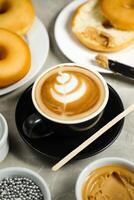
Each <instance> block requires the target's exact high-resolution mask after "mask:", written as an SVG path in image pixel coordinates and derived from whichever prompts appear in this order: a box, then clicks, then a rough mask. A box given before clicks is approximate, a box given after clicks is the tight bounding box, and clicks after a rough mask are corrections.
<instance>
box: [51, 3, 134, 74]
mask: <svg viewBox="0 0 134 200" xmlns="http://www.w3.org/2000/svg"><path fill="white" fill-rule="evenodd" d="M86 1H87V0H75V1H73V2H72V3H70V4H69V5H67V6H66V7H65V8H64V9H63V10H62V11H61V13H60V14H59V16H58V17H57V20H56V22H55V29H54V35H55V40H56V43H57V45H58V47H59V49H60V50H61V51H62V53H63V54H64V55H65V56H66V57H67V58H68V59H69V60H71V61H73V62H75V63H79V64H84V65H86V66H88V67H89V68H90V69H95V70H97V71H99V72H101V73H112V72H111V71H108V70H105V69H102V68H100V67H98V66H97V65H95V64H93V60H94V57H95V56H96V55H97V52H94V51H91V50H89V49H88V48H86V47H84V45H82V44H81V43H80V42H79V41H77V39H75V37H74V35H73V33H72V32H71V17H72V14H73V13H74V11H75V9H76V8H77V7H78V6H79V5H80V4H82V3H84V2H86ZM105 55H107V56H108V58H110V59H113V60H116V61H119V62H122V63H124V64H128V65H131V66H134V59H132V58H133V56H134V45H131V46H129V47H128V48H126V49H124V50H122V51H119V52H115V53H107V54H105Z"/></svg>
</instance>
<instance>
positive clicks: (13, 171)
mask: <svg viewBox="0 0 134 200" xmlns="http://www.w3.org/2000/svg"><path fill="white" fill-rule="evenodd" d="M14 176H22V177H27V178H30V179H31V180H32V181H33V182H34V183H35V184H37V185H38V186H39V188H40V189H41V192H42V194H43V195H44V200H51V194H50V191H49V188H48V186H47V184H46V182H45V181H44V179H43V178H42V177H41V176H40V175H39V174H37V173H35V172H34V171H32V170H30V169H26V168H21V167H10V168H5V169H1V170H0V181H1V180H3V179H4V178H8V177H14Z"/></svg>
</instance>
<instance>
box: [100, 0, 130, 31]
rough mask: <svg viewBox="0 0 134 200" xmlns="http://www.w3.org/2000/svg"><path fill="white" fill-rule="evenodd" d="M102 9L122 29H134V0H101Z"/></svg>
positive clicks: (116, 26)
mask: <svg viewBox="0 0 134 200" xmlns="http://www.w3.org/2000/svg"><path fill="white" fill-rule="evenodd" d="M100 2H101V10H102V12H103V14H104V16H105V17H106V18H107V19H108V20H109V21H110V23H111V24H112V25H113V26H114V27H115V28H118V29H121V30H134V0H114V1H113V0H101V1H100Z"/></svg>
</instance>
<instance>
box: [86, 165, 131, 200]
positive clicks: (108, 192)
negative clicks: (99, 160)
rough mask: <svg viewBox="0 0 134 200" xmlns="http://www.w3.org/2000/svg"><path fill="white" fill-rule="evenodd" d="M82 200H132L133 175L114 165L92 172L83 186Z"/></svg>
mask: <svg viewBox="0 0 134 200" xmlns="http://www.w3.org/2000/svg"><path fill="white" fill-rule="evenodd" d="M82 200H134V173H133V172H131V171H129V170H128V169H127V168H125V167H123V166H114V165H113V166H105V167H101V168H98V169H96V170H94V171H93V172H92V173H91V174H89V176H88V177H87V180H86V182H85V184H84V186H83V197H82Z"/></svg>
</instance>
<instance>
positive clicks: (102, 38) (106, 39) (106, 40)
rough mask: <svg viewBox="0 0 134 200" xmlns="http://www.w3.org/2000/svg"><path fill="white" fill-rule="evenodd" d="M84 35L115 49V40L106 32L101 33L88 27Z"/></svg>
mask: <svg viewBox="0 0 134 200" xmlns="http://www.w3.org/2000/svg"><path fill="white" fill-rule="evenodd" d="M82 34H83V35H84V36H85V37H87V38H90V39H91V40H92V41H94V42H96V43H98V44H99V45H102V46H104V47H113V46H114V45H115V44H114V38H113V37H112V36H111V35H110V34H109V33H107V32H105V31H100V30H99V29H96V28H93V27H87V28H86V29H85V31H84V32H82Z"/></svg>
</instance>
